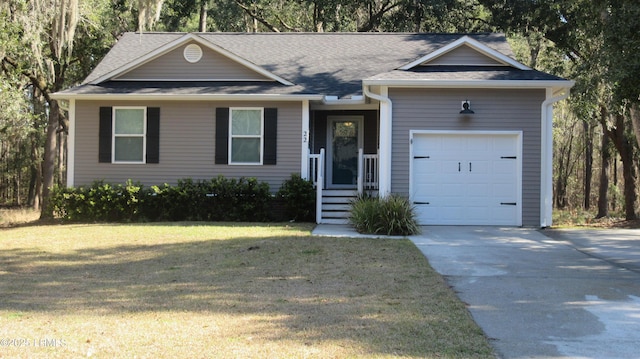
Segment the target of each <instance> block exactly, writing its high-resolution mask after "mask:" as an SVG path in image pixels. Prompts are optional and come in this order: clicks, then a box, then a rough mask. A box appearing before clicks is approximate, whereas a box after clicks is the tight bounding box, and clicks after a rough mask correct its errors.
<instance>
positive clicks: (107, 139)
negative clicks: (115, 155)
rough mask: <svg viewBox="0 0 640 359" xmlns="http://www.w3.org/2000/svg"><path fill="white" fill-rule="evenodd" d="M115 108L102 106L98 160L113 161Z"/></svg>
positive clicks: (102, 161) (103, 161)
mask: <svg viewBox="0 0 640 359" xmlns="http://www.w3.org/2000/svg"><path fill="white" fill-rule="evenodd" d="M112 117H113V108H111V107H100V129H99V134H98V162H101V163H111V134H112V120H113V118H112Z"/></svg>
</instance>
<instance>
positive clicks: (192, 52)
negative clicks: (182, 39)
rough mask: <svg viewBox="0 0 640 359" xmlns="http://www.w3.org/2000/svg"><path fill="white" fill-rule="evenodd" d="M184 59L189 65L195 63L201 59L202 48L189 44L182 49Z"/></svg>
mask: <svg viewBox="0 0 640 359" xmlns="http://www.w3.org/2000/svg"><path fill="white" fill-rule="evenodd" d="M183 55H184V59H185V60H187V61H189V62H190V63H192V64H193V63H196V62H198V61H200V59H201V58H202V48H201V47H200V46H198V45H196V44H189V45H187V46H186V47H185V48H184V52H183Z"/></svg>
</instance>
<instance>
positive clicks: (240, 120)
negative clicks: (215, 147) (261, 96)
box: [229, 108, 264, 165]
mask: <svg viewBox="0 0 640 359" xmlns="http://www.w3.org/2000/svg"><path fill="white" fill-rule="evenodd" d="M229 125H230V126H229V139H230V141H229V153H230V156H229V159H230V161H229V163H230V164H243V165H246V164H255V165H261V164H262V161H263V150H262V149H263V141H264V136H263V134H264V109H262V108H230V109H229Z"/></svg>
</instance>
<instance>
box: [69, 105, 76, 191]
mask: <svg viewBox="0 0 640 359" xmlns="http://www.w3.org/2000/svg"><path fill="white" fill-rule="evenodd" d="M75 148H76V100H74V99H71V100H69V135H68V136H67V187H73V185H74V183H73V179H74V177H75V168H76V150H75Z"/></svg>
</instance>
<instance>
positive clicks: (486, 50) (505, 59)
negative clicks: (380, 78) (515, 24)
mask: <svg viewBox="0 0 640 359" xmlns="http://www.w3.org/2000/svg"><path fill="white" fill-rule="evenodd" d="M464 45H466V46H469V47H470V48H472V49H474V50H476V51H478V52H480V53H481V54H483V55H485V56H487V57H489V58H491V59H493V60H496V61H498V62H500V63H503V64H504V65H505V66H511V67H515V68H517V69H520V70H531V68H530V67H528V66H526V65H524V64H522V63H520V62H518V61H516V60H514V59H512V58H511V57H509V56H507V55H505V54H503V53H501V52H500V51H498V50H494V49H492V48H490V47H489V46H487V45H485V44H483V43H481V42H479V41H477V40H475V39H473V38H471V37H469V36H466V35H465V36H463V37H461V38H459V39H458V40H456V41H454V42H452V43H450V44H448V45H445V46H443V47H441V48H439V49H438V50H436V51H434V52H432V53H430V54H428V55H425V56H422V57H421V58H419V59H417V60H415V61H412V62H410V63H408V64H406V65H403V66H401V67H399V68H398V69H399V70H409V69H411V68H413V67H416V66H418V65H421V64H423V63H425V62H429V61H431V60H433V59H435V58H437V57H440V56H442V55H444V54H446V53H448V52H450V51H451V50H454V49H457V48H458V47H460V46H464Z"/></svg>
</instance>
